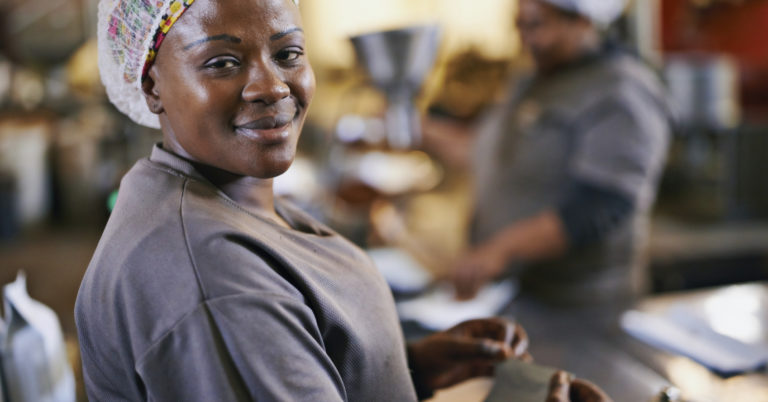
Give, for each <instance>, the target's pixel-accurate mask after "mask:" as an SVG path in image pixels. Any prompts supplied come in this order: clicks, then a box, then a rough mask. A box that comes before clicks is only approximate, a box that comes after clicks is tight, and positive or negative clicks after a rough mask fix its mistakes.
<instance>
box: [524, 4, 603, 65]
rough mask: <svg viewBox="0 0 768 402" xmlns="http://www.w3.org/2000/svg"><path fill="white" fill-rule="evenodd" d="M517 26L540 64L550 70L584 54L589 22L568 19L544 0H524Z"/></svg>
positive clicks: (529, 49)
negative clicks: (583, 38)
mask: <svg viewBox="0 0 768 402" xmlns="http://www.w3.org/2000/svg"><path fill="white" fill-rule="evenodd" d="M516 25H517V29H518V32H519V33H520V40H521V42H522V43H523V46H525V48H526V49H528V51H529V52H530V53H531V56H532V57H533V59H534V60H535V62H536V65H537V66H538V67H539V68H540V69H543V70H549V69H551V68H553V67H555V66H557V65H559V64H562V63H566V62H568V61H570V59H572V58H574V57H577V56H579V55H580V53H579V52H580V51H581V50H582V49H581V44H582V42H583V41H582V39H581V38H582V37H583V36H584V30H585V29H586V28H587V27H588V25H589V24H588V23H587V22H586V20H583V19H573V18H567V17H565V16H564V14H563V13H562V12H560V11H558V10H557V9H556V8H555V7H553V6H552V5H550V4H547V3H544V2H542V1H540V0H521V1H520V2H519V3H518V13H517V21H516Z"/></svg>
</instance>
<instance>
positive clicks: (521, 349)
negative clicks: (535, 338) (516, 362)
mask: <svg viewBox="0 0 768 402" xmlns="http://www.w3.org/2000/svg"><path fill="white" fill-rule="evenodd" d="M528 342H529V341H528V333H526V332H525V329H524V328H523V326H522V325H519V324H517V325H515V332H514V339H513V341H512V344H511V346H512V353H513V357H520V356H522V355H524V354H526V353H527V350H528ZM529 356H530V355H529Z"/></svg>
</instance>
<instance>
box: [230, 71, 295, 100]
mask: <svg viewBox="0 0 768 402" xmlns="http://www.w3.org/2000/svg"><path fill="white" fill-rule="evenodd" d="M290 94H291V90H290V88H289V87H288V84H287V83H286V82H285V81H284V80H283V78H282V77H281V75H280V74H279V72H278V71H276V70H275V67H273V66H264V65H262V66H259V67H256V68H254V69H253V71H252V72H251V73H250V74H249V75H248V82H247V83H246V85H245V87H244V88H243V94H242V96H243V100H244V101H246V102H263V103H264V104H267V105H271V104H273V103H276V102H278V101H279V100H281V99H283V98H285V97H287V96H289V95H290Z"/></svg>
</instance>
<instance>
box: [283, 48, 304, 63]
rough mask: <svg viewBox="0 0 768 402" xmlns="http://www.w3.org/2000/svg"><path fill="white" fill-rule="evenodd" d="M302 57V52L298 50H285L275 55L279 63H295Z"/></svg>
mask: <svg viewBox="0 0 768 402" xmlns="http://www.w3.org/2000/svg"><path fill="white" fill-rule="evenodd" d="M302 55H304V52H303V51H301V50H300V49H286V50H281V51H279V52H278V53H277V59H278V60H280V61H296V60H297V59H298V58H299V57H301V56H302Z"/></svg>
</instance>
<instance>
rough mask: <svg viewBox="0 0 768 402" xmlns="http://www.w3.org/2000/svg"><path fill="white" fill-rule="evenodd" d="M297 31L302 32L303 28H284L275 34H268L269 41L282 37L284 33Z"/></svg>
mask: <svg viewBox="0 0 768 402" xmlns="http://www.w3.org/2000/svg"><path fill="white" fill-rule="evenodd" d="M297 31H298V32H304V30H303V29H301V28H299V27H294V28H289V29H286V30H285V31H283V32H278V33H276V34H274V35H272V36H270V37H269V40H271V41H275V40H278V39H280V38H282V37H284V36H286V35H288V34H291V33H293V32H297Z"/></svg>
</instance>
